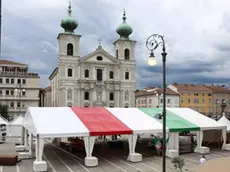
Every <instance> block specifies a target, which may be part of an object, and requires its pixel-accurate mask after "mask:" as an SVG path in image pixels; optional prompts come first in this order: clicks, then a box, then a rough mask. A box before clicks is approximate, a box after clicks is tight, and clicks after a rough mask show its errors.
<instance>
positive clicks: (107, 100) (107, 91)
mask: <svg viewBox="0 0 230 172" xmlns="http://www.w3.org/2000/svg"><path fill="white" fill-rule="evenodd" d="M109 93H110V90H109V89H106V92H105V94H106V106H107V107H109V101H110V100H109Z"/></svg>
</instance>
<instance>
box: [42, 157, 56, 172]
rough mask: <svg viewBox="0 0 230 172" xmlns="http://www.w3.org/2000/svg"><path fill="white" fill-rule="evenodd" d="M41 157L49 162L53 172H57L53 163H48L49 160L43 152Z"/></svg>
mask: <svg viewBox="0 0 230 172" xmlns="http://www.w3.org/2000/svg"><path fill="white" fill-rule="evenodd" d="M43 158H44V159H45V160H46V162H47V163H48V164H49V166H50V168H51V169H52V170H53V172H57V171H56V170H55V168H54V167H53V165H52V164H51V163H50V161H49V160H48V159H47V158H46V156H45V154H44V153H43Z"/></svg>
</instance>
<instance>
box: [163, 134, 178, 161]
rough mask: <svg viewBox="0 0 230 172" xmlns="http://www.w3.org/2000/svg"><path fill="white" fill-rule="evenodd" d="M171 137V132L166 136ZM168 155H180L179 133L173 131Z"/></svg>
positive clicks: (173, 156) (168, 145)
mask: <svg viewBox="0 0 230 172" xmlns="http://www.w3.org/2000/svg"><path fill="white" fill-rule="evenodd" d="M168 137H169V133H168V135H167V137H166V138H168ZM166 155H167V156H168V157H169V158H175V157H179V133H171V135H170V137H169V140H168V143H167V150H166Z"/></svg>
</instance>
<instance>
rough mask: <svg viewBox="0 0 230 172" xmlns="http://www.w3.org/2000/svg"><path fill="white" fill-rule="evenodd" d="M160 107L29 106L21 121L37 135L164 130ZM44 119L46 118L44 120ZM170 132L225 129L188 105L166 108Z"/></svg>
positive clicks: (46, 136)
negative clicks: (186, 106) (158, 116)
mask: <svg viewBox="0 0 230 172" xmlns="http://www.w3.org/2000/svg"><path fill="white" fill-rule="evenodd" d="M161 111H162V110H161V109H160V108H144V109H143V108H104V107H89V108H84V107H29V108H28V109H27V112H26V115H25V117H24V118H23V122H22V125H23V126H24V127H25V128H26V129H28V130H29V132H31V133H33V134H34V135H37V134H39V135H40V137H41V138H49V137H84V136H101V135H117V134H141V133H159V132H162V128H163V127H162V120H160V119H157V118H156V117H155V115H156V114H158V113H160V112H161ZM44 119H45V120H44ZM166 120H167V123H166V125H167V128H166V130H167V132H169V131H171V132H180V131H185V130H186V131H196V130H208V129H226V125H223V124H219V123H217V121H214V120H212V119H210V118H208V117H206V116H204V115H202V114H200V113H198V112H196V111H193V110H191V109H189V108H167V119H166Z"/></svg>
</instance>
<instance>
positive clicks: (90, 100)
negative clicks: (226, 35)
mask: <svg viewBox="0 0 230 172" xmlns="http://www.w3.org/2000/svg"><path fill="white" fill-rule="evenodd" d="M122 19H123V22H122V24H121V25H120V26H119V27H118V28H117V29H116V32H117V34H118V35H119V38H118V39H117V40H115V41H114V43H113V45H114V52H115V53H114V54H115V55H111V54H110V53H108V52H107V51H106V50H104V49H103V47H102V46H101V44H100V42H99V46H98V47H97V48H96V49H95V51H93V52H92V53H90V54H88V55H86V56H84V57H80V54H79V47H80V39H81V35H79V34H77V33H76V32H75V29H76V28H77V27H78V22H77V21H76V20H75V19H74V18H73V17H72V10H71V4H70V5H69V8H68V15H67V17H65V18H64V19H63V20H62V21H61V27H62V28H63V29H64V32H63V33H59V35H58V37H57V39H58V44H59V52H58V65H57V67H56V68H55V69H54V70H53V72H52V73H51V75H50V77H49V79H50V81H51V105H52V106H54V107H57V106H69V107H71V106H79V107H91V106H94V107H95V106H105V107H125V108H128V107H135V93H134V92H135V89H136V60H135V44H136V41H134V40H131V39H130V38H129V36H130V35H131V33H132V32H133V30H132V28H131V27H130V26H129V25H128V24H127V23H126V13H125V12H124V14H123V18H122Z"/></svg>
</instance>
